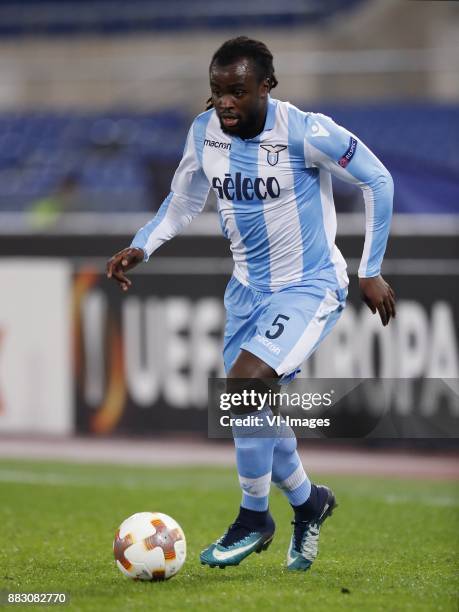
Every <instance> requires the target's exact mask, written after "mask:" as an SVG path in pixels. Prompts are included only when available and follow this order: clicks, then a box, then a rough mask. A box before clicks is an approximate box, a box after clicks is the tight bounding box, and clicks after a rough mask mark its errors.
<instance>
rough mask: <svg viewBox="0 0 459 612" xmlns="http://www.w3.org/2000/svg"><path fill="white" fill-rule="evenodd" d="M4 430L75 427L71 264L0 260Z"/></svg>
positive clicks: (0, 419) (0, 424) (0, 414)
mask: <svg viewBox="0 0 459 612" xmlns="http://www.w3.org/2000/svg"><path fill="white" fill-rule="evenodd" d="M0 278H1V282H2V291H1V299H0V432H18V433H19V432H21V433H45V434H66V433H69V432H71V431H72V430H73V393H72V370H71V346H70V343H71V317H70V307H69V306H70V302H69V296H70V283H71V267H70V264H69V263H68V262H66V261H64V260H53V259H40V260H38V259H34V260H33V259H31V258H24V259H16V258H14V259H3V260H2V261H0Z"/></svg>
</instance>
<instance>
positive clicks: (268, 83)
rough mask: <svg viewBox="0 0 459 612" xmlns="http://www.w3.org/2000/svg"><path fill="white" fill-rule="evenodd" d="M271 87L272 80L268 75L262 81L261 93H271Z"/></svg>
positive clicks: (265, 94)
mask: <svg viewBox="0 0 459 612" xmlns="http://www.w3.org/2000/svg"><path fill="white" fill-rule="evenodd" d="M270 89H271V81H270V79H269V78H268V77H266V79H263V80H262V82H261V83H260V93H261V94H263V95H264V96H267V95H268V94H269V91H270Z"/></svg>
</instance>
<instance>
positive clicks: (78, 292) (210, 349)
mask: <svg viewBox="0 0 459 612" xmlns="http://www.w3.org/2000/svg"><path fill="white" fill-rule="evenodd" d="M387 268H388V269H389V270H391V273H390V274H387V275H385V277H386V279H387V280H388V281H389V282H390V283H391V285H392V286H393V287H394V289H395V291H396V293H397V295H398V303H397V306H398V312H397V318H396V319H395V320H393V321H391V323H390V325H389V326H388V327H383V326H382V324H381V321H380V319H379V316H378V315H372V314H371V312H370V311H369V310H368V308H367V307H366V306H365V305H364V304H363V303H362V302H361V301H360V297H359V292H358V286H357V280H356V279H355V278H354V279H353V280H352V282H351V287H350V292H349V299H348V303H347V306H346V308H345V310H344V312H343V314H342V316H341V319H340V320H339V322H338V323H337V325H336V328H335V329H334V330H333V332H332V333H331V334H330V335H329V336H328V337H327V338H326V340H325V341H324V342H323V343H322V345H321V346H320V348H319V349H318V350H317V352H316V353H315V354H314V355H313V357H312V358H311V359H310V360H309V361H308V362H307V363H305V364H304V366H303V368H302V373H301V376H303V377H305V378H308V377H309V378H326V379H332V378H333V379H346V378H348V379H372V378H389V379H398V378H403V379H413V381H414V380H416V387H415V390H414V391H413V393H412V398H413V399H412V400H411V401H408V400H407V399H406V397H407V393H410V391H409V389H410V384H409V383H407V384H405V385H402V387H401V388H402V391H401V393H402V394H404V396H405V400H404V403H403V402H402V403H403V410H404V411H405V412H408V413H409V412H410V410H413V409H414V400H416V402H422V403H423V405H426V402H427V404H429V402H430V404H429V405H431V406H433V409H434V410H436V409H437V407H438V410H440V409H442V408H441V402H440V401H438V402H436V399H435V398H433V400H432V401H430V399H429V397H424V396H423V394H431V393H432V389H433V387H432V386H431V385H430V386H429V385H426V386H423V385H422V384H421V383H420V382H419V381H420V380H421V381H422V380H423V379H443V378H445V379H449V380H452V379H453V380H454V379H457V377H458V372H459V357H458V314H457V313H458V312H459V297H458V292H457V290H456V289H455V287H456V284H455V283H456V280H457V276H456V275H455V274H454V273H453V271H452V270H451V267H449V268H448V266H447V267H446V268H445V272H443V271H442V269H441V267H439V266H437V267H435V266H434V267H431V268H430V269H428V268H425V272H423V268H422V266H418V267H417V269H416V270H414V269H413V268H411V269H410V267H409V266H408V267H406V266H405V267H404V266H403V265H395V263H394V261H392V263H391V261H390V260H388V261H387ZM397 268H398V269H399V271H398V272H397ZM230 271H231V261H230V260H229V259H225V258H217V257H215V258H196V257H195V258H193V257H190V258H188V259H186V258H184V257H175V258H174V257H171V258H168V257H161V258H157V259H156V260H153V261H150V262H149V264H147V265H141V266H139V268H137V269H136V270H134V271H133V272H132V274H131V278H132V281H133V284H132V288H131V289H130V291H129V292H128V293H127V294H124V293H122V292H121V291H120V290H119V288H118V287H117V286H116V285H115V283H113V282H112V281H110V282H109V281H108V280H107V279H106V278H105V276H104V274H103V272H102V270H101V268H100V267H97V266H95V267H81V268H78V269H77V271H76V275H75V279H74V322H75V325H74V329H75V334H76V335H75V349H76V357H75V364H76V377H75V380H76V400H77V429H78V431H80V432H85V433H88V432H90V433H94V434H110V433H115V434H121V435H127V434H141V435H143V434H147V435H151V434H160V433H162V432H165V431H188V432H202V433H203V434H206V435H207V423H208V420H207V407H208V379H209V378H212V377H216V378H218V377H222V376H223V375H224V372H223V363H222V357H221V349H222V342H223V332H224V322H225V312H224V306H223V294H224V290H225V287H226V284H227V282H228V280H229V278H230ZM391 388H392V387H391ZM394 392H396V391H394ZM360 397H362V395H361V396H360ZM452 398H453V399H452V400H451V397H450V398H449V399H448V402H451V401H453V403H454V402H455V401H456V400H457V395H456V396H455V395H454V394H453V395H452ZM399 404H400V402H399ZM448 406H449V404H448ZM450 408H451V406H450ZM450 408H448V410H449V409H450ZM456 408H457V406H455V407H454V406H453V409H454V410H455V409H456ZM355 434H356V436H357V437H358V435H360V434H358V431H357V430H356V432H355ZM345 435H346V436H348V437H353V432H352V428H347V429H346V430H345ZM404 435H406V436H408V435H409V431H405V433H404Z"/></svg>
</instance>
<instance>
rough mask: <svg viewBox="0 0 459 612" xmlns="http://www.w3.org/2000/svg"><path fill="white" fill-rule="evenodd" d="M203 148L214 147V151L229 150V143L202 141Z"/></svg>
mask: <svg viewBox="0 0 459 612" xmlns="http://www.w3.org/2000/svg"><path fill="white" fill-rule="evenodd" d="M204 146H205V147H215V148H216V149H231V143H229V142H218V140H209V139H208V138H206V139H205V140H204Z"/></svg>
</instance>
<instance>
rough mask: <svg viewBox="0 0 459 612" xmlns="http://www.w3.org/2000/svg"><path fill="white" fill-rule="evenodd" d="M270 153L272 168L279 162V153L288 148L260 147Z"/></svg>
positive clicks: (276, 146)
mask: <svg viewBox="0 0 459 612" xmlns="http://www.w3.org/2000/svg"><path fill="white" fill-rule="evenodd" d="M260 147H261V148H262V149H264V150H265V151H267V152H268V155H267V159H268V164H269V165H270V166H275V165H276V164H277V162H278V161H279V153H280V152H281V151H283V150H284V149H286V148H287V146H286V145H260Z"/></svg>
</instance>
